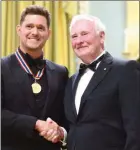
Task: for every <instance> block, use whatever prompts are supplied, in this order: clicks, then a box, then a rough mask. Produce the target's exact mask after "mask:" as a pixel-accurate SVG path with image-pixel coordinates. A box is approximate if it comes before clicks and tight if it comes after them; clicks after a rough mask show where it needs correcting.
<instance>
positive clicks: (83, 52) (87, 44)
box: [70, 19, 104, 64]
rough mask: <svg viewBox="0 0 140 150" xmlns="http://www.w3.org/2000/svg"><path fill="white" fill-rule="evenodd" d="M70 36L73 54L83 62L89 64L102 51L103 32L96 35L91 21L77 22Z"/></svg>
mask: <svg viewBox="0 0 140 150" xmlns="http://www.w3.org/2000/svg"><path fill="white" fill-rule="evenodd" d="M70 34H71V43H72V47H73V49H74V52H75V54H76V55H77V57H79V58H80V59H81V60H82V61H83V62H85V63H87V64H89V63H91V62H92V61H93V60H94V59H95V58H96V57H97V56H98V55H100V53H101V52H102V51H103V42H104V32H99V33H97V31H96V30H95V24H94V22H93V21H90V20H86V19H83V20H77V21H76V22H75V23H74V24H73V25H72V27H71V33H70Z"/></svg>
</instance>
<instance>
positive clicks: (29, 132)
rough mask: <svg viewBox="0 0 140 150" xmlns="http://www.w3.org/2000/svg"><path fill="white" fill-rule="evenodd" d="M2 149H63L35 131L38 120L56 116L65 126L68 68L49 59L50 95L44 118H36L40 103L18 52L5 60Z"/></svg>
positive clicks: (48, 95) (47, 67)
mask: <svg viewBox="0 0 140 150" xmlns="http://www.w3.org/2000/svg"><path fill="white" fill-rule="evenodd" d="M1 73H2V75H1V78H2V80H1V82H2V87H1V88H2V91H1V102H2V103H1V105H2V116H1V119H2V121H1V122H2V128H1V130H2V132H1V135H2V145H1V146H2V150H60V147H59V144H52V143H51V142H49V141H47V140H45V139H44V138H43V137H41V136H39V134H38V133H37V131H35V130H34V127H35V123H36V120H37V119H42V120H46V118H47V117H50V118H52V119H53V120H54V121H56V122H57V123H58V124H59V125H61V126H65V125H64V123H65V122H64V111H63V110H64V109H63V96H64V88H65V85H66V82H67V79H68V71H67V69H66V68H65V67H62V66H59V65H57V64H55V63H53V62H51V61H48V60H47V61H46V72H45V74H46V78H47V81H48V88H49V89H48V90H47V91H48V94H47V99H46V101H45V104H44V107H43V110H42V114H41V116H40V118H37V117H36V110H37V109H36V102H35V98H34V94H33V92H32V89H31V85H30V83H29V76H28V74H27V73H26V72H25V71H24V70H23V69H22V67H21V66H20V64H19V62H18V61H17V58H16V56H15V54H12V55H10V56H8V57H5V58H3V59H2V60H1Z"/></svg>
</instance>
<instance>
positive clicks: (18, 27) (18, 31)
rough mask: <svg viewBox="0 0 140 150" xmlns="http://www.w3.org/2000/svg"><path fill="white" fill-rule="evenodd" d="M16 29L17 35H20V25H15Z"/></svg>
mask: <svg viewBox="0 0 140 150" xmlns="http://www.w3.org/2000/svg"><path fill="white" fill-rule="evenodd" d="M16 31H17V34H18V36H20V31H21V27H20V25H17V26H16Z"/></svg>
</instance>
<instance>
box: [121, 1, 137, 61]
mask: <svg viewBox="0 0 140 150" xmlns="http://www.w3.org/2000/svg"><path fill="white" fill-rule="evenodd" d="M125 3H126V29H125V50H124V52H123V55H124V56H125V57H126V58H128V59H138V57H140V55H139V1H126V2H125Z"/></svg>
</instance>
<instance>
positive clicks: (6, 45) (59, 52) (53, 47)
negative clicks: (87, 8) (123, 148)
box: [1, 1, 78, 75]
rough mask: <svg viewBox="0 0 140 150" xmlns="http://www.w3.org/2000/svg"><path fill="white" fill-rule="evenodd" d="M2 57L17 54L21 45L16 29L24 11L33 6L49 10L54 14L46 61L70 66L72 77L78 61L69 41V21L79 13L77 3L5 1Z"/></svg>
mask: <svg viewBox="0 0 140 150" xmlns="http://www.w3.org/2000/svg"><path fill="white" fill-rule="evenodd" d="M1 3H2V56H7V55H9V54H11V53H13V52H15V50H16V48H17V47H18V44H19V39H18V36H17V34H16V25H17V24H19V19H20V15H21V12H22V11H23V9H24V8H25V7H27V6H29V5H33V4H35V5H40V6H44V7H46V8H47V9H48V10H49V12H50V13H51V30H52V31H51V32H52V34H51V37H50V38H49V40H48V41H47V42H46V45H45V47H44V56H45V58H47V59H49V60H51V61H53V62H55V63H58V64H61V65H64V66H66V67H67V68H68V69H69V73H70V75H71V74H73V73H74V72H75V70H76V61H75V59H76V58H75V56H74V53H73V50H72V48H71V44H70V39H69V29H68V27H69V21H70V20H71V17H72V16H73V15H75V14H76V13H78V9H77V8H78V2H77V1H73V2H72V1H2V2H1Z"/></svg>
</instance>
